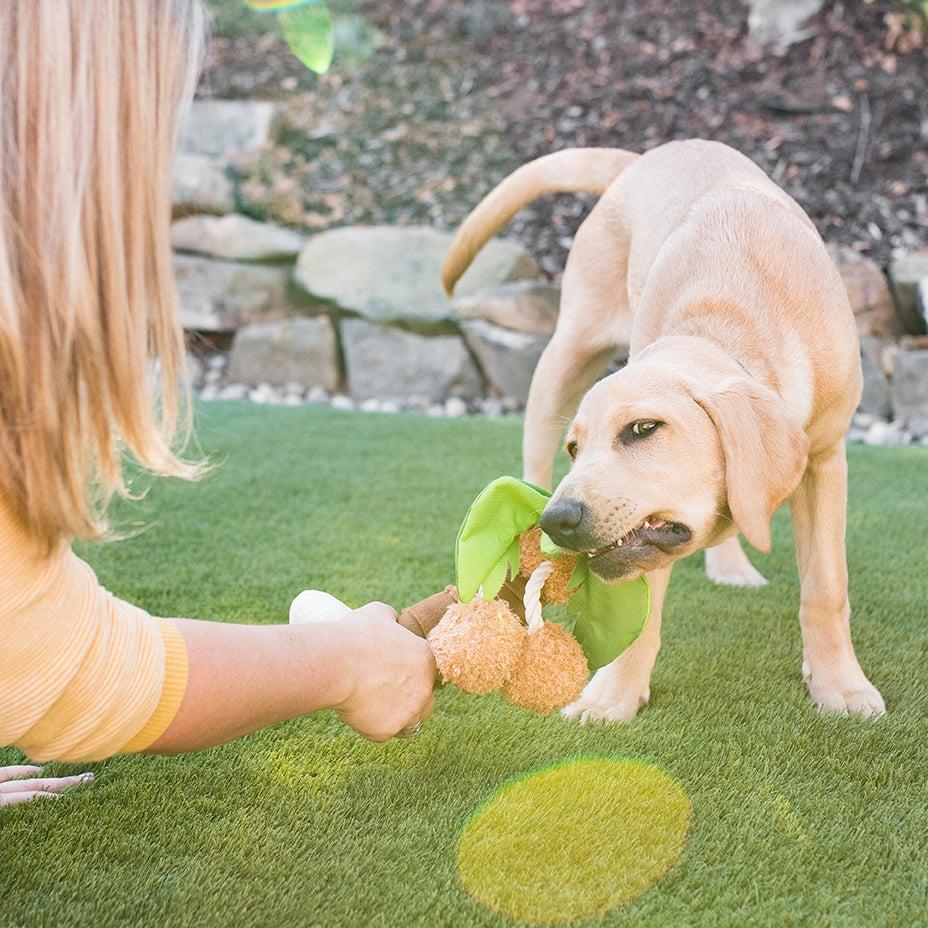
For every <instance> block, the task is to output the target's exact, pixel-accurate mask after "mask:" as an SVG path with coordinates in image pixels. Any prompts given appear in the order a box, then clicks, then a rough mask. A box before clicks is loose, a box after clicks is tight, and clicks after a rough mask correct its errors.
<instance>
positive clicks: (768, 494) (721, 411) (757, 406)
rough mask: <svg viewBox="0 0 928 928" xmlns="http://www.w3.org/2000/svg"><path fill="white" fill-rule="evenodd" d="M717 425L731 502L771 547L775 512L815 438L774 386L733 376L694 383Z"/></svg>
mask: <svg viewBox="0 0 928 928" xmlns="http://www.w3.org/2000/svg"><path fill="white" fill-rule="evenodd" d="M692 393H693V396H694V398H695V400H696V402H697V403H699V405H700V406H702V408H703V409H704V410H705V411H706V413H707V414H708V415H709V418H710V419H711V420H712V422H713V424H714V425H715V428H716V430H717V431H718V434H719V440H720V441H721V443H722V452H723V454H724V455H725V486H726V490H727V492H728V507H729V509H731V514H732V517H733V518H734V520H735V524H736V525H737V526H738V528H739V529H740V530H741V532H742V533H743V534H744V537H745V538H747V540H748V541H749V542H750V543H751V544H752V545H753V546H754V547H755V548H757V549H758V550H759V551H769V550H770V518H771V516H772V515H773V514H774V512H776V510H777V509H778V508H779V507H780V505H781V504H782V503H783V502H784V501H785V500H786V499H787V497H789V496H790V494H791V493H792V492H793V490H795V489H796V487H797V486H798V484H799V481H800V480H801V479H802V475H803V472H804V471H805V468H806V461H807V459H808V456H809V439H808V437H807V436H806V433H805V431H804V429H803V428H802V425H801V423H799V422H798V421H797V420H796V418H795V416H793V415H792V413H791V412H790V410H789V408H788V407H787V405H786V404H785V403H784V402H783V400H782V399H781V398H780V397H779V396H777V395H776V393H774V392H773V391H772V390H770V389H769V388H768V387H765V386H764V385H763V384H760V383H758V382H757V381H753V380H748V379H732V380H728V381H725V382H723V383H720V384H716V385H713V386H703V385H699V386H698V387H695V388H693V389H692Z"/></svg>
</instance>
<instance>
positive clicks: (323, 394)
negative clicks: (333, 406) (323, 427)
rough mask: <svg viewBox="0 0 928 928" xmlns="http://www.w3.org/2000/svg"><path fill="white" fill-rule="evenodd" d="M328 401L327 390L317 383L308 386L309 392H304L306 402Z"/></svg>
mask: <svg viewBox="0 0 928 928" xmlns="http://www.w3.org/2000/svg"><path fill="white" fill-rule="evenodd" d="M328 401H329V391H328V390H326V388H325V387H320V386H319V384H314V385H313V386H311V387H310V388H309V393H307V394H306V402H307V403H328Z"/></svg>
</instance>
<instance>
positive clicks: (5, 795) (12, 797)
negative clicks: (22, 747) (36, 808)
mask: <svg viewBox="0 0 928 928" xmlns="http://www.w3.org/2000/svg"><path fill="white" fill-rule="evenodd" d="M82 783H93V774H92V773H79V774H78V775H77V776H73V777H43V776H42V768H41V767H31V766H20V767H0V806H15V805H18V804H19V803H21V802H31V801H32V800H33V799H58V798H59V796H60V795H61V794H62V793H63V792H64V791H65V790H66V789H71V787H73V786H80V785H81V784H82Z"/></svg>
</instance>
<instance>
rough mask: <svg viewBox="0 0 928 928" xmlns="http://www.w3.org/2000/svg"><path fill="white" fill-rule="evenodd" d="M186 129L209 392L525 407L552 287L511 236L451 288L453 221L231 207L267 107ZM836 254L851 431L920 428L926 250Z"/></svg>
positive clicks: (880, 439)
mask: <svg viewBox="0 0 928 928" xmlns="http://www.w3.org/2000/svg"><path fill="white" fill-rule="evenodd" d="M191 126H193V127H195V131H194V128H189V129H188V130H187V131H185V132H184V133H183V134H182V149H181V153H180V157H179V160H178V164H177V169H176V175H175V185H174V197H175V216H176V217H177V218H176V219H175V221H174V224H173V227H172V240H173V244H174V248H175V251H176V256H175V267H176V271H177V279H178V287H179V292H180V301H181V313H182V322H183V325H184V327H185V329H186V330H187V331H188V333H189V334H190V340H191V345H192V347H193V349H194V355H193V356H192V358H191V366H192V368H193V371H194V375H195V384H196V386H197V388H198V389H199V391H200V395H201V397H202V398H203V399H206V400H209V399H217V398H235V399H242V398H248V399H251V400H252V401H254V402H265V403H267V402H280V403H288V404H297V403H302V402H331V403H333V404H334V405H336V406H339V407H341V408H353V407H360V408H362V409H367V410H378V411H396V410H400V409H421V410H423V411H426V412H428V413H430V414H433V415H439V414H450V415H463V414H465V413H467V412H483V413H489V414H500V413H505V412H513V411H517V410H519V409H521V408H522V407H523V406H524V403H525V400H526V396H527V393H528V386H529V383H530V380H531V375H532V372H533V370H534V367H535V364H536V363H537V361H538V358H539V356H540V355H541V352H542V350H543V349H544V347H545V345H546V344H547V341H548V339H549V338H550V336H551V333H552V332H553V331H554V326H555V323H556V321H557V313H558V303H559V297H560V293H559V289H558V288H557V287H556V286H554V285H552V284H550V283H548V282H546V281H545V280H543V279H541V274H540V271H539V268H538V266H537V265H536V263H535V261H534V260H533V259H532V257H531V255H530V254H529V253H528V251H527V250H526V249H525V248H524V247H523V246H522V245H521V244H519V243H517V242H513V241H508V240H506V239H494V240H493V241H492V242H490V243H489V244H488V245H487V246H486V247H485V248H484V249H483V250H482V251H481V253H480V254H479V255H478V257H477V259H476V260H475V261H474V263H473V265H472V266H471V267H470V268H469V269H468V272H467V273H466V274H465V275H464V277H462V279H461V280H460V282H459V283H458V286H457V289H456V293H455V298H454V299H449V298H448V297H447V296H446V295H445V294H444V293H443V291H442V288H441V284H440V267H441V262H442V259H443V257H444V254H445V252H446V251H447V248H448V245H449V243H450V241H451V235H450V233H447V232H442V231H438V230H435V229H432V228H426V227H389V226H369V227H342V228H335V229H329V230H326V231H323V232H320V233H318V234H315V235H312V236H307V235H305V234H303V233H301V232H298V231H293V230H291V229H285V228H281V227H279V226H274V225H269V224H266V223H260V222H256V221H254V220H252V219H249V218H247V217H246V216H244V215H240V214H239V213H237V212H236V209H237V208H238V206H239V203H240V198H239V191H238V189H237V180H236V172H235V167H234V165H235V159H236V157H237V156H238V155H239V154H241V153H247V152H249V151H254V150H255V149H258V148H262V147H266V146H269V145H272V144H273V142H274V140H275V138H276V136H277V133H278V132H280V130H281V119H280V116H279V114H278V113H277V111H276V110H275V109H274V107H273V106H271V105H270V104H266V103H253V102H233V101H202V102H198V103H197V104H195V106H194V109H193V112H192V114H191ZM829 252H830V253H831V255H832V258H833V260H834V261H835V263H836V265H837V267H838V270H839V272H840V274H841V276H842V279H843V280H844V283H845V286H846V287H847V290H848V298H849V300H850V303H851V307H852V308H853V310H854V314H855V317H856V319H857V323H858V329H859V331H860V333H861V360H862V363H863V370H864V394H863V398H862V400H861V405H860V409H859V411H858V416H857V417H856V419H855V423H854V427H853V428H852V430H851V433H850V437H851V438H853V439H860V440H865V441H869V442H871V443H881V444H883V443H907V442H911V441H926V442H928V334H926V333H928V324H926V320H928V251H923V252H916V253H913V254H910V255H905V256H902V257H900V258H899V259H898V260H897V261H895V262H894V263H893V265H892V266H891V267H890V268H888V269H887V272H885V273H884V271H883V269H881V268H880V267H878V266H877V265H876V264H875V263H874V262H873V261H871V260H870V259H869V258H867V257H866V256H864V255H862V254H859V253H857V252H855V251H853V250H852V249H849V248H842V247H831V246H829ZM626 350H627V349H626ZM624 353H625V352H624V351H620V352H619V356H618V357H617V359H616V362H617V364H618V363H622V361H623V355H624Z"/></svg>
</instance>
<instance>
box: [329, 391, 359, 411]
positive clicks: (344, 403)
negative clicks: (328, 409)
mask: <svg viewBox="0 0 928 928" xmlns="http://www.w3.org/2000/svg"><path fill="white" fill-rule="evenodd" d="M332 408H333V409H354V400H353V399H352V398H351V397H350V396H345V394H344V393H336V394H335V396H333V397H332Z"/></svg>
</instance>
